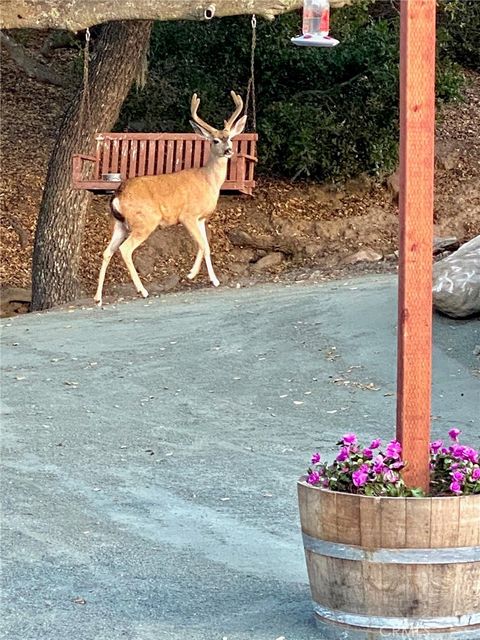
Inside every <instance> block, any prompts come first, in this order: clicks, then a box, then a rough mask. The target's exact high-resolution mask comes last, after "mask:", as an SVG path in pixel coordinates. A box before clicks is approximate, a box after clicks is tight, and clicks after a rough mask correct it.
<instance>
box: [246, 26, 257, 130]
mask: <svg viewBox="0 0 480 640" xmlns="http://www.w3.org/2000/svg"><path fill="white" fill-rule="evenodd" d="M256 46H257V17H256V15H255V14H253V15H252V48H251V55H250V79H249V81H248V84H247V97H246V98H245V113H246V114H248V105H249V103H250V95H251V96H252V128H253V130H254V131H256V130H257V108H256V100H255V47H256Z"/></svg>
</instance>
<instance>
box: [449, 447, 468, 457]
mask: <svg viewBox="0 0 480 640" xmlns="http://www.w3.org/2000/svg"><path fill="white" fill-rule="evenodd" d="M466 449H467V447H465V446H464V445H463V444H452V446H451V447H450V453H451V454H452V456H453V457H454V458H457V459H458V460H465V454H466Z"/></svg>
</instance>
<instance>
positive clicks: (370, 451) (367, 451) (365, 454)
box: [362, 449, 373, 459]
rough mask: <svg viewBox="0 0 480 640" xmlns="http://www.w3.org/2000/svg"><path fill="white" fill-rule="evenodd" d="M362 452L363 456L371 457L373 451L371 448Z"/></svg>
mask: <svg viewBox="0 0 480 640" xmlns="http://www.w3.org/2000/svg"><path fill="white" fill-rule="evenodd" d="M362 453H363V457H364V458H369V459H370V458H373V451H372V450H371V449H364V450H363V451H362Z"/></svg>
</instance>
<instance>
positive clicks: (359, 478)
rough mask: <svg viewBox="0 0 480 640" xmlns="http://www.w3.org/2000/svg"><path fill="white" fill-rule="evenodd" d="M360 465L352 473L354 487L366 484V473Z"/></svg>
mask: <svg viewBox="0 0 480 640" xmlns="http://www.w3.org/2000/svg"><path fill="white" fill-rule="evenodd" d="M362 467H363V465H362ZM362 467H360V469H358V470H357V471H354V472H353V473H352V480H353V484H354V485H355V486H356V487H363V485H364V484H366V482H367V480H368V473H367V472H366V471H364V470H363V469H362Z"/></svg>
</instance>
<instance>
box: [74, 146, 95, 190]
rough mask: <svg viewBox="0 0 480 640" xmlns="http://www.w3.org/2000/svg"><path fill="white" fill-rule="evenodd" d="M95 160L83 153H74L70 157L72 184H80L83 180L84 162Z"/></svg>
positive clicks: (93, 157)
mask: <svg viewBox="0 0 480 640" xmlns="http://www.w3.org/2000/svg"><path fill="white" fill-rule="evenodd" d="M96 161H97V159H96V157H95V156H87V155H85V154H83V153H76V154H75V155H74V156H73V157H72V165H73V182H74V184H75V183H77V182H82V181H83V180H84V177H83V167H84V164H85V162H94V163H95V162H96Z"/></svg>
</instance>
